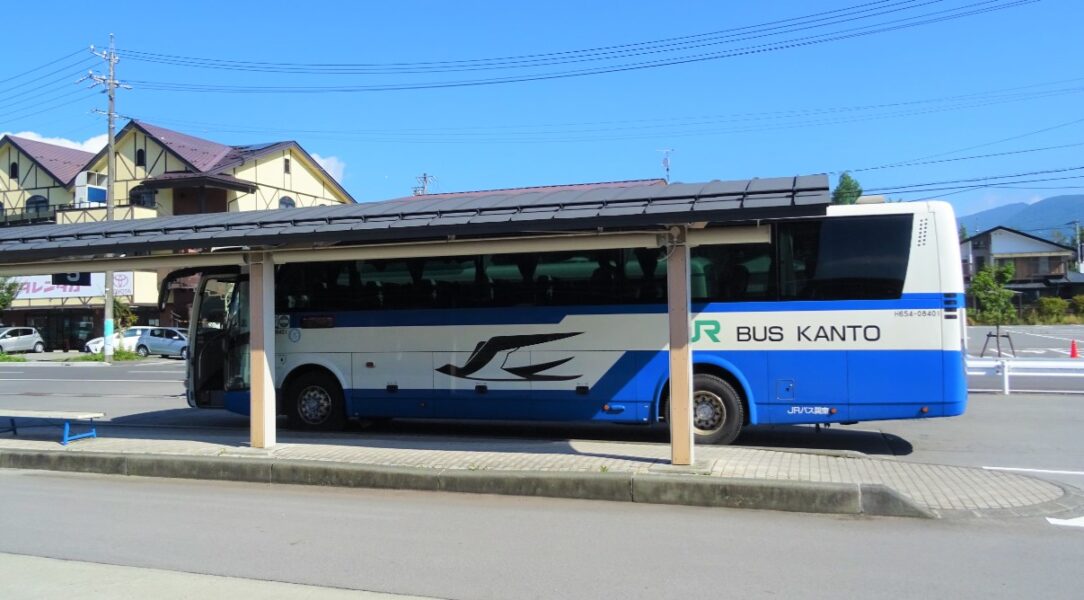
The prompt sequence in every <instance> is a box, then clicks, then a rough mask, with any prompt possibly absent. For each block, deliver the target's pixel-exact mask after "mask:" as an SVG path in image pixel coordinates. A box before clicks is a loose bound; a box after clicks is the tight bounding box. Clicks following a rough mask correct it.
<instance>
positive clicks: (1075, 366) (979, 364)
mask: <svg viewBox="0 0 1084 600" xmlns="http://www.w3.org/2000/svg"><path fill="white" fill-rule="evenodd" d="M967 374H968V375H985V376H998V377H1001V393H1003V394H1006V395H1008V394H1011V393H1012V388H1011V386H1010V379H1011V378H1012V377H1013V376H1016V377H1025V376H1026V377H1084V360H1079V359H1076V360H1074V359H1069V360H1008V359H990V358H985V359H984V358H979V359H973V358H969V359H968V360H967Z"/></svg>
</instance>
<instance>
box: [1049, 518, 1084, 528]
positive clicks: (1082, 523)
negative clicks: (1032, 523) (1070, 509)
mask: <svg viewBox="0 0 1084 600" xmlns="http://www.w3.org/2000/svg"><path fill="white" fill-rule="evenodd" d="M1046 522H1047V523H1050V524H1051V525H1062V526H1064V527H1084V517H1077V518H1075V519H1052V518H1050V517H1047V518H1046Z"/></svg>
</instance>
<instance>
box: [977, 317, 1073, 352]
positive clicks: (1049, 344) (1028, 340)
mask: <svg viewBox="0 0 1084 600" xmlns="http://www.w3.org/2000/svg"><path fill="white" fill-rule="evenodd" d="M1001 333H1002V335H1007V336H1008V337H1007V338H1005V337H1003V338H1001V356H1003V357H1006V358H1046V359H1054V358H1069V346H1070V345H1071V344H1072V342H1073V340H1076V343H1077V345H1078V346H1080V345H1081V344H1084V325H1005V326H1003V327H1002V328H1001ZM993 334H994V328H993V327H985V326H976V327H968V339H967V351H968V354H970V355H971V356H979V355H980V354H981V353H982V349H983V345H984V344H985V345H986V353H985V355H984V356H986V357H996V356H998V349H997V338H996V337H994V335H993ZM987 336H990V337H989V342H987ZM1080 350H1084V348H1080ZM1014 351H1015V352H1014Z"/></svg>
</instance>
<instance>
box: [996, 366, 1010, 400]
mask: <svg viewBox="0 0 1084 600" xmlns="http://www.w3.org/2000/svg"><path fill="white" fill-rule="evenodd" d="M998 366H999V367H1000V368H1001V393H1002V394H1005V395H1006V396H1008V395H1009V393H1010V391H1009V361H1007V360H1001V361H998Z"/></svg>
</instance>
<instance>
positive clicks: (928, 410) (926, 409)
mask: <svg viewBox="0 0 1084 600" xmlns="http://www.w3.org/2000/svg"><path fill="white" fill-rule="evenodd" d="M918 412H920V413H922V414H926V413H928V412H930V407H928V406H923V407H922V408H920V409H918Z"/></svg>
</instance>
